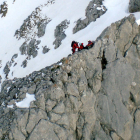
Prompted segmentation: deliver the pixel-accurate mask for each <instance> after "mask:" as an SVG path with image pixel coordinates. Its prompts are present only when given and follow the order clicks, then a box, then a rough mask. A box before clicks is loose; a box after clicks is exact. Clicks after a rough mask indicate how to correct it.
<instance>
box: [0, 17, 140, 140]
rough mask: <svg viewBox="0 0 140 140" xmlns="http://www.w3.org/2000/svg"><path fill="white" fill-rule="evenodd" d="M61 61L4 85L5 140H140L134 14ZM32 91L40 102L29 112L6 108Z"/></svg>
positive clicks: (139, 39)
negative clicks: (85, 47) (91, 45)
mask: <svg viewBox="0 0 140 140" xmlns="http://www.w3.org/2000/svg"><path fill="white" fill-rule="evenodd" d="M61 62H62V65H59V63H57V64H55V65H53V66H51V67H47V68H44V69H42V70H40V71H39V72H33V73H32V74H31V75H29V76H27V77H25V78H22V79H14V81H5V82H4V83H3V85H2V91H1V94H0V99H1V100H0V102H1V104H2V103H3V104H2V105H3V106H2V105H1V107H0V139H2V140H43V139H44V140H50V139H53V140H139V139H140V133H139V130H140V109H139V107H140V92H139V91H140V33H139V27H138V25H137V24H136V23H135V18H134V17H133V16H132V15H130V16H129V17H128V18H124V19H122V20H121V21H118V22H116V23H114V24H112V25H111V26H110V27H108V28H107V29H105V30H104V31H103V33H102V34H101V35H100V37H98V39H97V40H96V43H95V45H94V47H93V48H91V49H90V50H84V51H81V52H79V53H76V54H74V55H70V56H68V57H67V58H65V59H63V60H61ZM7 89H8V90H7ZM27 92H28V93H29V94H35V98H36V101H34V102H32V103H31V105H30V108H29V109H20V108H17V107H14V108H13V109H10V108H7V107H6V105H7V104H9V103H10V102H14V100H15V101H17V100H21V99H22V97H23V96H22V95H24V94H25V93H27ZM13 98H14V100H13ZM4 105H5V107H4Z"/></svg>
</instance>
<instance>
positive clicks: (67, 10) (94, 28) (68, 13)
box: [0, 0, 140, 80]
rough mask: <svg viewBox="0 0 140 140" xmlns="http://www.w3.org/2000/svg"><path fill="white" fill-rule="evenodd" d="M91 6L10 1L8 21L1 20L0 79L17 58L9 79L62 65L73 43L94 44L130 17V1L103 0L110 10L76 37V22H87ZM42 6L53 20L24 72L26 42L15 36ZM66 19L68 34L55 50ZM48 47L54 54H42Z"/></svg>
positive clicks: (59, 1) (139, 15) (40, 0)
mask: <svg viewBox="0 0 140 140" xmlns="http://www.w3.org/2000/svg"><path fill="white" fill-rule="evenodd" d="M89 2H90V0H82V2H81V0H76V1H75V0H70V1H66V0H56V1H54V3H53V4H49V5H48V6H43V5H44V4H46V3H47V1H46V0H24V1H23V0H16V1H15V2H14V3H13V0H8V2H7V4H8V13H7V15H6V17H4V18H0V60H2V63H1V65H2V67H1V68H0V75H1V77H2V80H4V79H5V74H4V72H3V69H4V67H5V65H6V63H7V62H8V61H10V60H11V58H12V56H13V55H14V54H16V53H17V54H18V57H17V58H16V59H15V60H14V61H15V63H17V65H16V66H13V65H12V66H11V67H10V72H9V74H8V78H9V79H12V78H14V77H24V76H26V75H28V74H30V73H31V72H33V71H37V70H40V69H41V68H44V67H46V66H49V65H51V64H53V63H55V62H57V61H59V60H60V59H61V58H63V57H66V56H68V55H69V54H71V47H70V44H71V41H72V40H76V41H78V42H83V43H84V44H85V45H86V43H87V40H95V39H96V38H97V37H98V36H99V35H100V34H101V32H102V31H103V30H104V29H105V28H106V27H107V26H109V25H110V24H111V23H113V22H115V21H118V20H120V19H122V18H123V17H125V16H128V15H129V14H130V13H129V12H128V4H129V0H104V3H103V5H104V6H105V7H106V8H107V12H106V13H105V14H104V15H102V16H101V17H100V18H98V19H97V20H96V21H95V22H92V23H90V24H89V25H88V26H87V27H86V28H85V29H83V30H81V31H79V32H77V33H76V34H73V33H72V30H73V28H74V27H75V25H76V23H75V22H76V21H77V20H78V19H79V18H81V19H84V18H85V9H86V7H87V6H88V4H89ZM2 3H3V0H0V4H2ZM40 5H42V11H41V14H42V15H45V16H47V17H49V18H50V19H52V20H51V22H49V23H48V24H47V27H46V32H45V35H44V36H43V37H41V38H38V37H37V36H36V39H37V40H41V43H40V44H39V46H38V47H39V50H38V55H37V57H35V58H31V59H30V60H29V61H28V64H27V67H26V68H23V67H21V64H22V62H23V61H24V60H25V59H26V57H27V56H25V55H21V52H20V51H19V47H20V46H21V45H22V43H23V42H24V41H25V40H24V39H20V40H17V39H16V37H14V34H15V31H16V30H17V29H19V28H20V26H21V25H22V24H23V21H24V20H25V19H26V18H27V17H28V16H29V15H30V14H31V13H32V11H34V10H35V8H36V7H38V6H40ZM135 15H136V18H137V20H138V19H140V12H137V13H135ZM65 19H67V20H68V21H70V24H69V25H68V28H67V29H66V30H65V34H66V36H67V37H66V38H65V39H64V40H63V41H62V44H61V46H60V47H59V48H57V49H54V45H53V42H54V40H55V37H54V30H55V28H56V26H57V25H58V24H60V23H61V22H62V21H63V20H65ZM45 45H47V46H48V47H49V48H50V49H51V50H50V51H49V52H48V53H46V54H43V53H42V46H45Z"/></svg>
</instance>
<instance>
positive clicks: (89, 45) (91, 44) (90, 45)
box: [85, 40, 94, 49]
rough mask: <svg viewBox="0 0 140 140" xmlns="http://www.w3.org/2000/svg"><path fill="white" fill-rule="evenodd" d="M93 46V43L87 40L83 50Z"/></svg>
mask: <svg viewBox="0 0 140 140" xmlns="http://www.w3.org/2000/svg"><path fill="white" fill-rule="evenodd" d="M93 45H94V41H93V42H92V41H90V40H89V41H88V44H87V45H86V47H85V49H89V48H92V47H93Z"/></svg>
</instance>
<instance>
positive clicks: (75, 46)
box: [71, 41, 79, 54]
mask: <svg viewBox="0 0 140 140" xmlns="http://www.w3.org/2000/svg"><path fill="white" fill-rule="evenodd" d="M71 47H72V54H74V53H75V50H76V48H78V49H79V46H78V43H77V42H75V41H72V43H71Z"/></svg>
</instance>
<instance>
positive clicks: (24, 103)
mask: <svg viewBox="0 0 140 140" xmlns="http://www.w3.org/2000/svg"><path fill="white" fill-rule="evenodd" d="M32 101H35V95H34V94H33V95H31V94H29V93H26V98H25V99H23V100H22V101H20V102H15V103H16V106H17V107H19V108H29V107H30V103H31V102H32Z"/></svg>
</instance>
